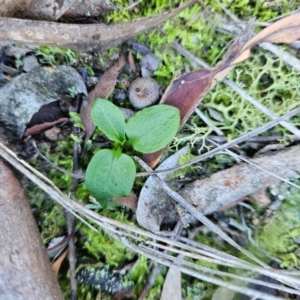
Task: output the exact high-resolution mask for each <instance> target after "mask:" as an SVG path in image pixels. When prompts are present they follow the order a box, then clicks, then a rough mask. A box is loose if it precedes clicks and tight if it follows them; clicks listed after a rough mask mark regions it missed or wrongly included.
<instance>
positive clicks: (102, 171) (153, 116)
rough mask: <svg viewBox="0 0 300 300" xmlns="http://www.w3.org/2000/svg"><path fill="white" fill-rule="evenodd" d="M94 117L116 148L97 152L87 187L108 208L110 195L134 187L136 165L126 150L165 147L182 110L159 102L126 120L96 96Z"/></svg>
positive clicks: (125, 192) (171, 136) (108, 102)
mask: <svg viewBox="0 0 300 300" xmlns="http://www.w3.org/2000/svg"><path fill="white" fill-rule="evenodd" d="M91 116H92V120H93V121H94V123H95V125H96V126H97V127H98V128H99V129H100V130H101V131H102V132H103V133H104V134H105V135H106V136H107V137H108V138H109V139H110V140H112V141H113V142H114V147H113V149H102V150H100V151H98V152H97V153H96V154H95V156H94V157H93V158H92V160H91V161H90V163H89V165H88V168H87V171H86V177H85V184H86V188H87V190H88V191H89V192H90V193H91V194H92V195H93V196H94V197H95V198H96V199H97V200H98V201H99V202H100V204H101V205H102V207H107V206H108V200H109V199H110V198H112V197H124V196H128V195H129V193H130V191H131V189H132V187H133V183H134V179H135V174H136V168H135V164H134V161H133V159H132V158H131V157H130V156H128V155H127V154H124V153H122V149H123V148H124V147H125V146H126V147H127V146H132V147H133V148H134V149H135V150H136V151H139V152H142V153H152V152H155V151H158V150H159V149H162V148H163V147H165V146H166V145H167V144H168V143H170V142H171V140H172V139H173V137H174V136H175V134H176V132H177V130H178V128H179V124H180V116H179V110H178V109H177V108H175V107H173V106H169V105H163V104H162V105H155V106H151V107H148V108H145V109H143V110H141V111H139V112H138V113H136V114H135V115H134V116H133V117H131V118H130V119H129V121H128V122H127V123H125V117H124V115H123V114H122V112H121V111H120V110H119V108H118V107H117V106H115V105H114V104H112V103H111V102H110V101H108V100H104V99H96V100H95V102H94V104H93V107H92V111H91Z"/></svg>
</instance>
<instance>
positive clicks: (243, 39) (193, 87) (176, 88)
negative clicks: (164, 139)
mask: <svg viewBox="0 0 300 300" xmlns="http://www.w3.org/2000/svg"><path fill="white" fill-rule="evenodd" d="M250 24H251V23H250ZM250 24H248V26H247V27H246V29H245V31H244V33H243V34H242V35H241V36H240V37H239V38H237V39H236V40H235V42H234V43H233V45H232V46H231V47H230V48H229V49H228V51H227V53H226V55H225V57H224V58H223V59H222V61H220V62H219V63H218V64H217V65H216V67H214V68H212V69H201V70H197V71H193V72H190V73H187V74H183V75H180V76H177V77H175V78H174V79H173V80H172V82H171V83H170V85H169V87H168V88H167V90H166V91H165V93H164V95H163V97H162V99H161V101H160V104H162V103H164V104H168V105H172V106H175V107H177V108H178V109H179V110H180V116H181V127H182V126H183V125H184V124H185V122H186V121H187V119H188V118H189V116H190V115H191V114H192V113H193V111H194V109H195V108H196V107H197V106H198V105H199V103H200V102H201V101H202V99H203V98H204V96H205V95H206V94H207V93H208V92H209V91H210V90H211V89H212V88H213V87H214V86H215V84H216V83H218V82H219V81H221V80H223V79H224V78H225V76H227V74H228V73H229V72H230V71H231V69H232V68H233V67H234V66H235V65H236V64H237V63H240V62H242V61H244V60H246V59H247V58H248V57H249V55H250V50H251V48H253V47H254V46H256V45H257V44H259V43H261V42H271V43H290V42H293V41H295V40H297V39H299V38H300V14H295V15H292V16H289V17H286V18H283V19H281V20H279V21H277V22H275V23H273V24H272V25H270V26H268V27H267V28H265V29H264V30H262V31H261V32H260V33H258V34H257V35H255V36H254V37H253V38H251V30H250ZM164 151H165V149H161V150H160V151H157V152H156V153H150V154H146V155H144V160H145V162H146V163H147V164H148V165H149V166H150V167H151V168H153V167H155V166H156V164H157V163H158V162H159V160H160V158H161V156H162V154H163V153H164Z"/></svg>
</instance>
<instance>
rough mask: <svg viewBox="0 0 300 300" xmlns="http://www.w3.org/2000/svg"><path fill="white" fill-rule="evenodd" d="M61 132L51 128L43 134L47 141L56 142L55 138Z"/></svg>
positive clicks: (56, 128) (58, 129)
mask: <svg viewBox="0 0 300 300" xmlns="http://www.w3.org/2000/svg"><path fill="white" fill-rule="evenodd" d="M60 132H61V130H60V128H58V127H53V128H50V129H48V130H46V131H45V132H44V134H45V137H46V138H47V139H48V140H49V141H52V142H53V141H56V140H57V137H58V135H59V134H60Z"/></svg>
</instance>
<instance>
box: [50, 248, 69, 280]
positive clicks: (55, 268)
mask: <svg viewBox="0 0 300 300" xmlns="http://www.w3.org/2000/svg"><path fill="white" fill-rule="evenodd" d="M68 252H69V249H66V250H65V251H64V252H63V253H62V254H61V255H60V257H59V258H58V259H57V260H56V261H55V262H54V263H53V264H52V269H53V271H54V273H55V275H56V276H57V274H58V272H59V269H60V266H61V264H62V262H63V261H64V259H65V258H66V256H67V255H68Z"/></svg>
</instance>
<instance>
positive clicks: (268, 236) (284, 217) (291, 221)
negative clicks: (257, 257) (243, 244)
mask: <svg viewBox="0 0 300 300" xmlns="http://www.w3.org/2000/svg"><path fill="white" fill-rule="evenodd" d="M292 195H293V196H292ZM299 207H300V196H299V195H298V194H297V191H295V190H294V191H293V192H292V193H291V195H290V196H289V197H288V198H287V199H285V201H284V203H283V204H282V206H281V208H280V210H279V211H278V212H276V214H275V215H274V216H272V217H271V221H268V223H267V224H266V225H265V226H263V227H262V228H261V230H259V231H258V232H257V233H256V240H257V241H258V243H259V246H260V247H261V248H263V249H265V250H266V251H267V252H268V253H269V254H270V255H272V256H274V257H277V258H278V259H280V260H281V261H282V263H281V265H280V267H281V268H288V269H292V268H299V266H300V246H299V245H300V240H299V237H300V210H299Z"/></svg>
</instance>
